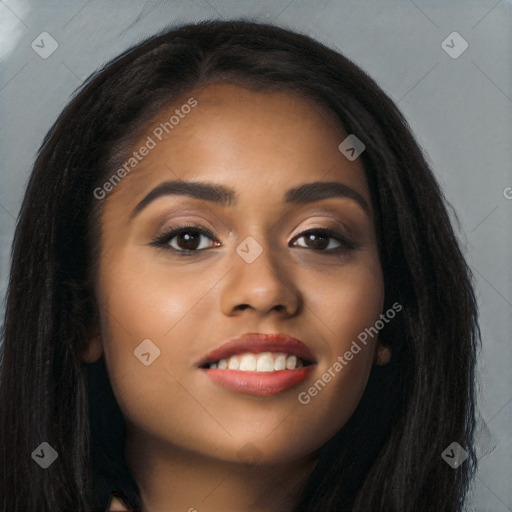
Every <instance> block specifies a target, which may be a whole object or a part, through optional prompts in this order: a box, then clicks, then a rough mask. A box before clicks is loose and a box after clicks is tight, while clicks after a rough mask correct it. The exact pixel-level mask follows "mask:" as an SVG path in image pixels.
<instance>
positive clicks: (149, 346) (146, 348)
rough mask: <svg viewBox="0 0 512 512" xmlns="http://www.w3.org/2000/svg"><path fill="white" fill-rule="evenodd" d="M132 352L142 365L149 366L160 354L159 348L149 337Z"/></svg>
mask: <svg viewBox="0 0 512 512" xmlns="http://www.w3.org/2000/svg"><path fill="white" fill-rule="evenodd" d="M133 353H134V354H135V357H136V358H137V359H138V360H139V361H140V362H141V363H142V364H143V365H144V366H149V365H150V364H152V363H153V362H154V361H155V359H156V358H157V357H159V356H160V349H159V348H158V347H157V346H156V345H155V344H154V343H153V342H152V341H151V340H150V339H145V340H144V341H142V343H141V344H140V345H139V346H138V347H137V348H136V349H135V350H134V351H133Z"/></svg>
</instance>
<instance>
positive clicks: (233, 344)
mask: <svg viewBox="0 0 512 512" xmlns="http://www.w3.org/2000/svg"><path fill="white" fill-rule="evenodd" d="M253 354H254V355H253ZM315 364H316V358H315V356H314V354H313V353H312V352H311V350H310V349H309V348H308V347H307V346H306V345H305V344H304V343H302V342H301V341H300V340H298V339H296V338H292V337H290V336H287V335H285V334H259V333H247V334H244V335H242V336H237V337H234V338H231V339H229V340H228V341H226V342H225V343H223V344H222V345H221V346H220V347H218V348H216V349H215V350H213V351H211V352H209V353H208V354H207V355H206V356H205V357H204V358H202V359H201V360H200V361H199V362H198V363H197V367H198V368H199V369H200V370H202V371H203V372H204V373H206V375H207V376H208V377H209V378H210V379H211V380H213V381H214V382H215V383H217V384H219V385H221V386H223V387H225V388H227V389H229V390H231V391H237V392H240V393H247V394H252V395H259V396H268V395H272V394H276V393H281V392H283V391H286V390H288V389H290V388H291V387H293V386H295V385H297V384H298V383H299V382H302V381H303V380H304V379H305V378H306V377H307V376H308V375H309V374H310V373H311V372H312V370H313V368H314V365H315Z"/></svg>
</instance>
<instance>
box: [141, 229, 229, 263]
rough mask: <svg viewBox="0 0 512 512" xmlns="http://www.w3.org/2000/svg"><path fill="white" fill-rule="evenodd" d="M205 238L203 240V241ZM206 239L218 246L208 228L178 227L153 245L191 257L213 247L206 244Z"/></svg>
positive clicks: (154, 241)
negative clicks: (190, 255)
mask: <svg viewBox="0 0 512 512" xmlns="http://www.w3.org/2000/svg"><path fill="white" fill-rule="evenodd" d="M202 238H203V240H202ZM205 238H210V240H212V241H214V242H215V243H216V244H217V245H216V246H218V245H219V242H218V241H217V240H216V238H215V235H214V234H213V233H212V232H211V231H210V230H209V229H206V228H203V227H201V226H195V225H188V226H178V227H176V228H173V229H172V230H171V231H168V232H166V233H164V234H163V235H160V236H158V237H157V238H156V239H155V240H153V241H152V242H151V245H154V246H156V247H159V248H161V249H167V250H170V251H173V252H175V253H178V254H180V256H181V255H189V254H193V253H195V252H199V251H202V250H204V249H208V248H209V247H211V244H208V243H207V242H206V243H205V240H204V239H205Z"/></svg>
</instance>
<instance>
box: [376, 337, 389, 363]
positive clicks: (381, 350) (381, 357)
mask: <svg viewBox="0 0 512 512" xmlns="http://www.w3.org/2000/svg"><path fill="white" fill-rule="evenodd" d="M389 361H391V347H389V346H387V345H383V344H382V343H381V342H380V341H377V346H376V348H375V357H374V360H373V364H376V365H377V366H385V365H386V364H388V363H389Z"/></svg>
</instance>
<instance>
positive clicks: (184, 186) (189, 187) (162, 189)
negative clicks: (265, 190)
mask: <svg viewBox="0 0 512 512" xmlns="http://www.w3.org/2000/svg"><path fill="white" fill-rule="evenodd" d="M168 195H177V196H188V197H193V198H195V199H202V200H203V201H212V202H214V203H218V204H220V205H223V206H232V205H233V204H235V203H236V199H237V197H238V194H237V193H235V191H234V190H233V189H232V188H229V187H226V186H224V185H217V184H214V183H208V182H197V181H196V182H193V181H165V182H163V183H161V184H160V185H158V186H156V187H155V188H154V189H153V190H151V191H150V192H149V193H148V194H147V195H146V196H145V197H144V198H143V199H142V200H141V201H140V202H139V203H138V204H137V206H136V207H135V208H134V209H133V211H132V213H131V214H130V220H132V219H133V218H134V217H135V216H136V215H137V214H139V213H140V212H141V211H142V210H143V209H144V208H145V207H146V206H148V205H149V204H150V203H151V202H152V201H154V200H155V199H158V198H160V197H162V196H168ZM332 197H340V198H349V199H353V200H354V201H356V202H357V203H358V204H359V206H361V208H362V209H363V210H364V211H365V213H366V214H367V215H368V216H370V208H369V206H368V203H367V202H366V201H365V200H364V198H363V197H362V196H361V195H360V194H359V193H358V192H356V191H355V190H354V189H353V188H351V187H349V186H347V185H344V184H343V183H340V182H338V181H315V182H313V183H304V184H303V185H299V186H298V187H295V188H291V189H289V190H287V191H286V193H285V195H284V202H285V203H287V204H307V203H313V202H315V201H321V200H322V199H329V198H332Z"/></svg>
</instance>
